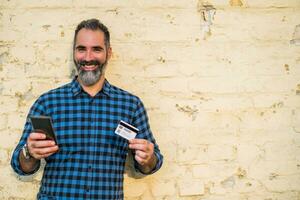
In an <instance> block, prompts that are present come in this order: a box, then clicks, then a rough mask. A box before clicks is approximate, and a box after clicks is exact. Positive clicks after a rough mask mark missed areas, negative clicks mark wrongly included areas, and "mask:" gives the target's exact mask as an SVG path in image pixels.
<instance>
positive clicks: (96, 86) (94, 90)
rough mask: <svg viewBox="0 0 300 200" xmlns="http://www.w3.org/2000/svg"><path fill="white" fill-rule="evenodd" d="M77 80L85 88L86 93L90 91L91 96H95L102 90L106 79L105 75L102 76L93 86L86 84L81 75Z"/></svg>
mask: <svg viewBox="0 0 300 200" xmlns="http://www.w3.org/2000/svg"><path fill="white" fill-rule="evenodd" d="M77 80H78V82H79V83H80V85H81V87H82V88H83V90H84V91H85V92H86V93H88V94H89V95H90V96H92V97H94V96H95V95H96V94H97V93H98V92H99V91H101V90H102V88H103V85H104V81H105V77H104V75H103V76H101V77H100V79H99V81H97V83H95V84H94V85H91V86H86V85H84V84H83V83H82V81H81V80H80V78H79V77H78V78H77Z"/></svg>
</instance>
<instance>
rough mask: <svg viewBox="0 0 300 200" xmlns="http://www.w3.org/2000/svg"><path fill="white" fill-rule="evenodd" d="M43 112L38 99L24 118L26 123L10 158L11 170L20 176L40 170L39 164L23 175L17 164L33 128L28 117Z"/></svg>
mask: <svg viewBox="0 0 300 200" xmlns="http://www.w3.org/2000/svg"><path fill="white" fill-rule="evenodd" d="M43 111H44V107H43V106H42V102H41V98H39V99H38V100H37V101H36V102H35V103H34V104H33V106H32V107H31V109H30V111H29V113H28V115H27V118H26V122H25V125H24V130H23V134H22V136H21V138H20V140H19V143H18V144H17V146H16V148H15V150H14V152H13V154H12V158H11V167H12V169H13V170H14V171H15V172H16V173H17V174H18V175H21V176H26V175H31V174H34V173H35V172H37V171H38V170H39V168H40V162H39V164H38V165H37V167H36V169H35V170H34V171H32V172H31V173H25V172H23V171H22V169H21V166H20V162H19V154H20V153H22V148H23V146H24V145H25V144H26V141H27V138H28V136H29V134H30V133H31V132H32V130H33V128H32V126H31V123H30V121H29V116H31V115H43V113H44V112H43Z"/></svg>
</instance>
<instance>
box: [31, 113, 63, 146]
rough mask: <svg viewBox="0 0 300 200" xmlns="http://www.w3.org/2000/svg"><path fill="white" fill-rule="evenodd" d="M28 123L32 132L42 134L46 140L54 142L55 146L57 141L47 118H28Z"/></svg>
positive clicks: (50, 121)
mask: <svg viewBox="0 0 300 200" xmlns="http://www.w3.org/2000/svg"><path fill="white" fill-rule="evenodd" d="M30 121H31V124H32V127H33V129H34V131H36V132H43V133H45V134H46V139H48V140H54V141H55V143H56V144H57V139H56V136H55V133H54V129H53V126H52V119H51V117H49V116H30Z"/></svg>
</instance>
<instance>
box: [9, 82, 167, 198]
mask: <svg viewBox="0 0 300 200" xmlns="http://www.w3.org/2000/svg"><path fill="white" fill-rule="evenodd" d="M29 115H47V116H51V117H52V120H53V126H54V130H55V133H56V136H57V140H58V145H59V151H58V152H57V153H55V154H53V155H51V156H50V157H48V158H46V159H45V160H46V166H45V168H44V174H43V178H42V180H41V187H40V191H39V193H38V195H37V197H38V199H107V200H112V199H113V200H117V199H123V174H124V169H125V160H126V156H127V154H128V151H129V149H128V141H127V140H126V139H123V138H122V137H120V136H118V135H116V134H115V133H114V131H115V129H116V127H117V125H118V123H119V121H120V120H123V121H126V122H128V123H129V124H131V125H133V126H135V127H137V128H138V129H139V133H138V134H137V136H136V138H143V139H147V140H149V141H151V142H153V143H154V148H155V149H154V152H155V155H156V157H157V160H158V162H157V165H156V167H155V168H154V169H153V171H152V172H150V173H154V172H155V171H157V170H158V169H159V168H160V167H161V165H162V162H163V156H162V155H161V153H160V151H159V148H158V145H157V144H156V142H155V139H154V138H153V135H152V133H151V130H150V127H149V124H148V117H147V114H146V111H145V108H144V106H143V104H142V102H141V101H140V99H139V98H138V97H136V96H134V95H132V94H129V93H128V92H126V91H123V90H121V89H119V88H117V87H115V86H113V85H110V84H109V83H108V81H107V80H105V83H104V86H103V89H102V90H101V91H100V92H99V93H98V94H97V95H96V96H95V97H91V96H89V95H88V94H87V93H86V92H84V91H83V90H82V88H81V86H80V84H79V83H78V81H77V80H76V78H75V79H74V80H73V81H72V82H71V83H69V84H66V85H64V86H62V87H60V88H57V89H54V90H51V91H49V92H47V93H45V94H43V95H42V96H41V97H40V98H38V99H37V101H36V102H35V103H34V105H33V106H32V107H31V109H30V112H29ZM32 130H33V129H32V126H31V123H30V122H29V120H28V117H27V122H26V124H25V128H24V132H23V135H22V137H21V139H20V142H19V144H18V145H17V147H16V149H15V151H14V153H13V156H12V160H11V165H12V168H13V169H14V171H15V172H16V173H18V174H19V175H28V174H25V173H24V172H23V171H22V170H21V169H20V164H19V161H18V155H19V153H20V151H21V149H22V147H23V145H24V144H25V142H26V140H27V137H28V135H29V134H30V133H31V132H32ZM135 168H136V170H138V167H137V162H136V161H135ZM37 170H38V168H37V169H36V171H37ZM33 173H34V172H33Z"/></svg>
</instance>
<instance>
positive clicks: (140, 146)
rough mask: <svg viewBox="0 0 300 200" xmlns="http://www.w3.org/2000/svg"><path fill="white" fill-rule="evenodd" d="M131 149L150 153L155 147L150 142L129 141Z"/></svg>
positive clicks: (140, 140)
mask: <svg viewBox="0 0 300 200" xmlns="http://www.w3.org/2000/svg"><path fill="white" fill-rule="evenodd" d="M129 148H130V149H135V150H141V151H145V152H148V151H151V150H153V149H154V145H153V144H152V143H151V142H149V141H148V140H144V139H132V140H129Z"/></svg>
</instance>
